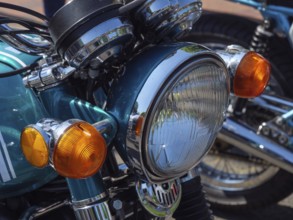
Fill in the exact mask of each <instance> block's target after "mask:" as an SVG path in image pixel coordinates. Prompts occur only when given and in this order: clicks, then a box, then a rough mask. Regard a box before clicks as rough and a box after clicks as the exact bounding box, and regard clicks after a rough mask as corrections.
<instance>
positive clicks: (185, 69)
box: [140, 57, 228, 179]
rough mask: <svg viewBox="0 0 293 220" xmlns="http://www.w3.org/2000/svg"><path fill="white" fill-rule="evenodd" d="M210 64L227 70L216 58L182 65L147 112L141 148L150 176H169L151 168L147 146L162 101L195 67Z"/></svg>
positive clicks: (206, 150)
mask: <svg viewBox="0 0 293 220" xmlns="http://www.w3.org/2000/svg"><path fill="white" fill-rule="evenodd" d="M209 62H210V63H212V64H216V65H217V66H218V67H220V68H221V67H222V68H225V69H226V67H225V66H224V65H223V63H222V62H221V61H219V60H215V59H214V58H206V57H203V58H199V59H198V60H196V61H192V60H189V61H187V62H185V63H183V64H182V65H180V66H179V67H178V68H177V69H175V70H174V71H173V72H172V74H171V75H170V77H169V78H170V79H171V80H169V81H166V82H165V84H164V85H162V87H161V88H160V89H159V90H158V93H157V94H159V95H158V96H155V97H154V99H153V101H152V103H151V104H150V107H149V110H148V112H146V117H145V120H144V124H143V131H142V134H141V136H142V139H141V146H140V147H141V152H142V161H143V165H144V168H145V170H146V171H147V172H148V173H149V174H150V175H155V176H160V177H163V178H164V179H166V178H167V179H168V175H166V174H164V173H161V172H160V171H158V170H155V169H154V168H153V167H152V166H150V164H153V162H152V161H151V159H150V158H149V156H148V155H149V153H148V150H149V148H148V147H147V146H148V142H149V134H150V130H151V127H152V122H153V119H154V117H155V114H156V112H157V109H158V106H159V105H160V104H161V101H162V100H163V99H164V97H166V96H168V91H171V90H172V89H173V88H174V87H175V86H176V85H177V83H179V82H180V80H182V79H183V78H185V77H186V76H187V75H189V74H190V71H191V70H193V69H194V67H196V66H198V67H199V66H200V65H201V64H205V65H206V64H208V63H209ZM227 76H228V74H227ZM227 83H228V82H227ZM212 142H213V141H212ZM209 149H210V147H207V148H206V149H205V153H204V154H202V155H201V157H200V159H201V158H203V157H204V156H205V155H206V154H207V153H208V150H209ZM197 164H198V163H197ZM197 164H194V166H196V165H197ZM194 166H193V167H194ZM193 167H191V168H193ZM186 172H187V170H186V171H185V172H182V173H181V174H178V175H176V177H175V178H178V177H179V176H182V175H184V174H185V173H186Z"/></svg>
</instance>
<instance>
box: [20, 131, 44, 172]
mask: <svg viewBox="0 0 293 220" xmlns="http://www.w3.org/2000/svg"><path fill="white" fill-rule="evenodd" d="M20 146H21V149H22V152H23V154H24V156H25V158H26V160H27V161H28V162H29V163H30V164H31V165H33V166H35V167H38V168H43V167H45V166H47V165H48V163H49V149H48V145H47V143H46V140H45V137H44V135H43V134H42V133H41V132H40V131H39V130H38V129H36V128H34V127H26V128H25V129H24V130H23V131H22V133H21V138H20Z"/></svg>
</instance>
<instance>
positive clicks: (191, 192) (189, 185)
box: [173, 176, 213, 220]
mask: <svg viewBox="0 0 293 220" xmlns="http://www.w3.org/2000/svg"><path fill="white" fill-rule="evenodd" d="M173 217H174V218H176V220H180V219H182V220H188V219H190V220H211V219H213V216H212V212H211V210H210V209H209V204H208V202H207V201H206V198H205V194H204V192H203V191H202V185H201V182H200V176H197V177H195V178H194V179H192V180H189V181H187V182H184V183H182V198H181V202H180V205H179V207H178V209H177V210H176V211H175V213H174V215H173Z"/></svg>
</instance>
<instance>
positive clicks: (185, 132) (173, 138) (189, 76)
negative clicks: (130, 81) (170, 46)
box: [126, 45, 230, 183]
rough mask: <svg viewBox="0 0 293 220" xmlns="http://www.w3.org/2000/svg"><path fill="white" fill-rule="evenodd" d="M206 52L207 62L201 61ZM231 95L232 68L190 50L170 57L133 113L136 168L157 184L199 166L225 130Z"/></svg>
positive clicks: (130, 136) (131, 144)
mask: <svg viewBox="0 0 293 220" xmlns="http://www.w3.org/2000/svg"><path fill="white" fill-rule="evenodd" d="M202 53H205V55H206V57H205V58H201V56H199V57H197V55H200V54H202ZM188 57H190V58H191V57H192V59H191V60H190V61H189V62H185V63H184V64H182V63H181V62H182V61H186V60H188ZM178 66H180V68H178ZM229 90H230V89H229V76H228V72H227V69H226V68H225V66H224V64H223V62H222V61H221V60H220V59H218V57H217V56H216V55H215V54H212V53H211V52H209V51H207V50H206V49H204V48H201V47H200V46H198V45H193V46H188V47H184V48H181V49H180V50H178V51H177V52H176V53H174V54H173V55H172V56H170V57H168V58H167V59H166V60H165V61H163V62H162V63H161V64H160V65H159V66H158V67H157V68H156V69H155V70H154V71H153V73H152V74H151V75H150V77H149V79H148V80H147V81H146V83H145V85H144V87H143V88H142V89H141V91H140V94H139V95H138V97H137V99H136V103H135V105H134V107H133V109H132V114H131V116H130V118H129V122H128V133H127V142H126V145H127V146H126V147H127V150H128V154H129V160H130V163H131V166H132V167H133V168H134V169H135V170H136V172H137V173H138V174H139V175H141V176H143V177H142V178H146V179H147V180H148V181H150V182H154V183H160V182H162V181H166V180H172V179H174V178H178V177H180V176H182V175H184V174H185V173H186V172H187V171H188V170H190V169H191V168H192V167H194V166H196V164H198V163H199V161H200V159H201V158H202V157H203V156H204V155H205V154H206V152H207V151H208V149H209V147H210V145H211V144H212V142H213V141H214V139H215V136H216V133H217V132H218V131H219V129H220V128H221V126H222V122H223V120H224V112H225V109H226V108H227V106H228V98H229Z"/></svg>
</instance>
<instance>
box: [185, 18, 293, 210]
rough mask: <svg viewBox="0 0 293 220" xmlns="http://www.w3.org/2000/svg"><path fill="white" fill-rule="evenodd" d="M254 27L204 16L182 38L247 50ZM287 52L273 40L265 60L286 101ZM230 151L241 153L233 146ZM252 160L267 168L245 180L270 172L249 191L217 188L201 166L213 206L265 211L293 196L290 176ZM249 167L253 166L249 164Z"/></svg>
mask: <svg viewBox="0 0 293 220" xmlns="http://www.w3.org/2000/svg"><path fill="white" fill-rule="evenodd" d="M257 25H258V23H257V22H256V21H252V20H249V19H247V18H242V17H238V16H234V15H227V14H217V13H206V14H205V13H204V14H203V15H202V17H201V18H200V19H199V21H198V22H197V23H196V24H195V25H194V28H193V30H192V32H191V33H190V34H189V35H187V36H186V37H184V39H183V40H184V41H190V42H196V43H199V44H204V45H206V46H208V47H212V48H213V49H215V48H217V46H219V45H229V44H238V45H241V46H243V47H245V48H249V45H250V42H251V39H252V36H253V34H254V31H255V28H256V27H257ZM290 48H291V47H290V45H289V44H288V42H287V41H286V39H281V38H278V37H275V36H274V37H273V39H271V41H270V42H269V51H268V55H267V56H266V58H267V59H268V60H269V61H270V62H271V64H272V70H273V71H272V75H273V78H274V80H273V81H272V82H271V85H272V89H273V90H275V93H277V94H279V95H283V96H287V97H293V90H292V89H290V85H291V86H292V85H293V74H292V73H293V53H292V51H291V50H290ZM260 114H262V113H260ZM215 143H220V144H222V145H225V143H223V142H221V141H216V142H215ZM214 146H215V145H214ZM230 147H231V146H230ZM213 149H215V147H214V148H213ZM226 149H227V148H226ZM229 149H231V148H229ZM232 151H240V150H238V149H236V148H235V147H233V146H232ZM242 153H243V152H242ZM244 154H245V152H244ZM220 157H221V155H220ZM222 159H223V158H222ZM254 160H258V161H262V162H263V163H264V164H266V165H264V167H265V166H267V168H265V170H264V171H263V173H260V174H258V175H259V176H257V175H256V176H254V177H247V178H255V179H256V178H258V177H260V175H264V174H265V172H267V171H268V170H269V171H270V172H269V173H267V176H266V178H264V177H262V178H263V179H262V182H260V181H258V182H253V181H252V184H250V185H249V187H239V188H236V189H235V188H232V187H230V188H229V184H228V185H227V186H226V185H225V187H223V186H219V184H218V185H217V183H218V182H217V181H219V180H218V179H217V178H219V177H213V176H211V175H210V174H209V175H208V172H211V168H209V169H208V171H207V170H206V169H205V166H204V165H200V171H201V176H202V180H203V185H204V189H205V191H206V192H207V197H208V200H209V202H210V203H211V204H212V206H214V207H217V208H221V209H229V210H241V209H247V208H255V207H264V206H267V205H270V204H272V203H276V202H278V201H280V200H282V199H283V198H285V197H287V196H288V195H290V194H291V193H292V192H293V175H292V174H290V173H288V172H286V171H284V170H281V169H280V168H278V167H274V166H272V165H271V164H269V163H267V162H265V161H263V160H261V159H259V158H257V159H256V158H254ZM236 162H237V161H236ZM204 163H205V162H203V164H204ZM248 163H252V162H250V161H248ZM214 165H215V164H214ZM212 169H213V170H212V171H213V172H214V170H215V169H217V167H216V165H215V167H212ZM219 175H222V174H219ZM237 175H238V174H237ZM207 176H208V178H207ZM221 178H223V179H225V178H226V180H229V181H230V178H231V175H230V176H227V177H225V176H224V177H221ZM229 181H226V182H229ZM215 184H216V185H215Z"/></svg>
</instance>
